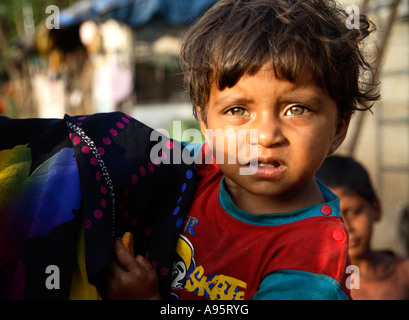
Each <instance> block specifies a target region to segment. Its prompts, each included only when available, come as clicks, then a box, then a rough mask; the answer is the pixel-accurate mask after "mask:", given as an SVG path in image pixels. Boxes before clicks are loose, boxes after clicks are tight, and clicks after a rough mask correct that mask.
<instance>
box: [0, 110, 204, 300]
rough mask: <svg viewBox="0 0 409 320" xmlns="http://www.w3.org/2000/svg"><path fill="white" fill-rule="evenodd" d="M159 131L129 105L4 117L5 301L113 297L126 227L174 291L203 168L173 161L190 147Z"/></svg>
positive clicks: (0, 290)
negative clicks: (110, 278)
mask: <svg viewBox="0 0 409 320" xmlns="http://www.w3.org/2000/svg"><path fill="white" fill-rule="evenodd" d="M152 132H153V129H151V128H149V127H147V126H145V125H144V124H142V123H140V122H138V121H137V120H135V119H133V118H131V117H130V116H128V115H126V114H124V113H120V112H115V113H107V114H94V115H89V116H76V117H70V116H65V118H64V119H9V118H6V117H0V298H6V299H70V298H71V299H99V298H101V297H103V293H104V288H103V287H104V276H103V275H104V270H105V269H106V268H107V267H108V266H109V265H110V263H111V262H112V259H113V240H115V239H116V238H118V237H121V236H122V234H123V233H124V232H125V231H131V232H132V233H133V234H134V242H135V252H136V253H138V254H143V255H145V256H146V257H147V258H148V259H149V260H150V261H151V263H152V264H153V265H154V266H156V268H157V271H158V275H159V283H160V292H161V294H162V296H163V297H168V295H169V292H170V282H171V273H172V263H173V258H174V249H175V245H176V241H177V237H178V235H179V232H180V229H181V227H182V224H183V220H184V217H185V215H186V214H187V210H188V208H189V206H190V203H191V201H192V198H193V194H194V190H195V183H196V173H195V166H194V164H191V165H189V164H184V163H180V164H177V163H176V164H175V162H176V161H172V159H173V157H174V150H177V151H178V152H180V150H183V148H184V146H182V145H180V143H179V142H177V141H172V140H169V138H167V137H163V136H162V137H161V138H159V139H158V138H156V139H152V137H151V134H152ZM154 136H155V137H157V135H154ZM159 143H160V146H161V148H158V144H159ZM162 146H163V147H162ZM158 149H160V150H159V152H156V151H157V150H158ZM152 150H156V151H155V152H154V153H152V152H151V151H152ZM151 153H152V154H151ZM179 158H180V157H179ZM163 159H167V161H166V163H172V164H164V163H161V160H163ZM179 162H180V161H179Z"/></svg>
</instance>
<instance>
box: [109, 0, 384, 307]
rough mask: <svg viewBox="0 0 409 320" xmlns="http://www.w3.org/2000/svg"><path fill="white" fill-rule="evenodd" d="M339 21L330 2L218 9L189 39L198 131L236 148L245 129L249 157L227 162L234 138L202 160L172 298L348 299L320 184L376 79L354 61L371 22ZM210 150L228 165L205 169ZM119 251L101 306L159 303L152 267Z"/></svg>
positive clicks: (333, 206)
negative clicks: (320, 173) (368, 83)
mask: <svg viewBox="0 0 409 320" xmlns="http://www.w3.org/2000/svg"><path fill="white" fill-rule="evenodd" d="M346 18H347V14H346V13H345V12H344V11H343V10H341V9H340V8H339V7H338V6H337V5H336V3H335V2H334V1H321V0H314V1H304V0H303V1H293V0H291V1H290V0H270V1H268V0H253V1H251V0H250V1H249V0H247V1H245V0H222V1H220V2H218V3H216V4H215V5H214V6H213V7H212V8H211V9H210V10H209V11H208V12H207V13H206V14H205V15H204V16H203V17H202V18H201V19H199V20H198V21H197V23H195V25H194V26H193V27H192V28H191V29H190V30H189V31H188V32H187V34H186V36H185V38H184V42H183V45H182V49H181V60H182V65H183V69H184V72H185V81H186V86H187V88H188V91H189V94H190V97H191V100H192V104H193V106H194V113H195V115H197V117H198V119H199V120H200V125H201V129H202V132H203V134H204V135H205V136H209V135H208V133H209V131H211V132H214V131H215V130H218V129H220V130H222V131H223V132H230V135H233V136H234V137H235V138H237V140H234V141H239V145H238V146H234V148H233V151H235V152H239V151H240V150H239V149H240V147H243V146H240V134H241V132H246V136H245V137H246V138H245V150H246V152H247V153H248V152H249V150H250V149H251V148H252V147H254V146H256V147H257V153H256V157H255V159H254V158H251V157H250V159H249V160H248V161H247V162H245V161H235V162H234V161H229V156H231V151H232V150H231V149H232V147H231V146H229V145H228V144H229V141H227V140H228V139H227V138H228V134H226V136H225V139H224V144H223V143H222V144H221V145H220V144H218V143H217V142H216V141H214V140H215V138H214V136H213V138H212V137H210V138H208V139H207V143H205V144H204V146H203V150H202V151H203V152H201V153H200V152H199V156H198V158H197V160H196V162H197V172H198V177H199V182H198V187H197V190H196V193H195V197H194V200H193V203H192V205H191V208H190V212H189V214H188V216H187V218H186V220H185V226H184V228H183V232H182V234H181V235H180V239H179V241H178V243H177V247H176V258H175V263H174V270H173V278H174V279H173V283H172V295H173V297H174V298H176V299H236V300H238V299H348V298H349V290H348V288H347V284H346V278H347V276H348V274H345V270H346V268H347V266H348V265H349V264H350V261H349V257H348V248H347V245H348V236H347V231H346V229H345V227H344V224H343V222H342V220H341V215H340V212H339V207H338V198H337V197H336V196H335V195H334V194H332V193H331V192H330V191H329V190H328V189H327V188H326V187H325V186H324V185H322V184H321V183H320V182H318V181H317V180H316V179H315V173H316V171H317V170H318V168H319V167H320V166H321V164H322V162H323V161H324V159H325V158H326V156H327V155H329V154H331V153H333V152H334V151H335V150H336V149H337V148H338V147H339V145H340V144H341V143H342V141H343V140H344V137H345V135H346V132H347V128H348V125H349V121H350V117H351V115H352V113H353V112H354V111H355V110H365V109H368V108H369V107H370V106H365V104H366V103H367V102H368V101H374V100H376V99H377V98H378V95H377V94H376V92H365V91H364V90H363V89H362V88H361V83H360V79H359V76H360V73H361V72H363V71H365V70H366V71H372V69H371V66H370V64H369V63H368V62H367V61H366V60H365V58H364V57H363V55H362V52H361V51H360V42H361V40H363V39H364V38H366V36H367V35H368V34H369V33H370V31H371V29H372V24H371V23H370V22H369V21H368V20H367V19H366V18H365V17H362V16H361V17H360V29H351V30H350V29H348V28H347V27H346V25H345V21H346ZM254 130H256V131H255V132H257V135H256V139H254V136H253V137H252V133H251V132H254ZM242 142H243V141H242ZM208 145H210V146H212V151H213V154H214V155H220V154H223V155H224V157H222V160H218V161H217V163H213V164H207V163H203V162H204V161H203V159H204V158H205V153H206V152H205V149H206V146H208ZM228 151H230V154H229V152H228ZM250 151H251V150H250ZM236 156H237V154H236ZM216 158H217V157H216ZM236 159H237V157H236ZM216 160H217V159H216ZM243 162H244V163H243ZM242 169H249V172H250V171H252V172H251V174H243V172H245V170H242ZM250 169H252V170H250ZM253 169H254V170H253ZM115 246H116V247H115V250H116V251H115V252H116V261H115V262H114V263H113V264H112V265H111V267H110V270H109V276H108V280H107V283H108V285H107V287H108V289H107V297H108V298H112V299H114V298H119V299H123V298H127V299H160V298H161V296H160V294H159V293H158V290H157V276H156V272H155V270H154V268H153V267H152V265H151V264H150V263H149V262H148V260H147V259H145V258H144V257H141V256H137V257H136V259H135V258H134V257H133V256H131V255H130V254H129V253H128V252H127V251H126V250H125V249H124V247H123V246H122V244H121V243H120V241H117V243H116V245H115Z"/></svg>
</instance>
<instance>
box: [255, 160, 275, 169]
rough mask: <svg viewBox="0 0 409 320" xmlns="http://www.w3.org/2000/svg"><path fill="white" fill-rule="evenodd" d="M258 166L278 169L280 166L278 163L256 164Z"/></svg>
mask: <svg viewBox="0 0 409 320" xmlns="http://www.w3.org/2000/svg"><path fill="white" fill-rule="evenodd" d="M258 166H259V167H261V168H278V167H279V166H281V164H280V163H279V162H278V161H273V162H260V161H259V162H258Z"/></svg>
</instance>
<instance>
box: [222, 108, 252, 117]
mask: <svg viewBox="0 0 409 320" xmlns="http://www.w3.org/2000/svg"><path fill="white" fill-rule="evenodd" d="M227 113H228V114H230V115H232V116H248V115H249V113H248V111H247V110H245V109H244V108H241V107H233V108H231V109H229V110H227Z"/></svg>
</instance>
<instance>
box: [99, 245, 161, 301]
mask: <svg viewBox="0 0 409 320" xmlns="http://www.w3.org/2000/svg"><path fill="white" fill-rule="evenodd" d="M115 258H116V260H115V261H114V262H113V263H112V264H111V266H110V267H109V269H108V272H107V292H106V296H107V298H108V299H123V300H125V299H133V300H158V299H162V298H161V296H160V294H159V287H158V276H157V274H156V271H155V269H154V268H153V266H152V265H151V264H150V263H149V261H148V260H146V259H145V258H144V257H142V256H140V255H138V256H136V257H133V256H132V254H131V253H129V251H128V250H126V248H125V247H124V245H123V244H122V242H121V240H116V241H115Z"/></svg>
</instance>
